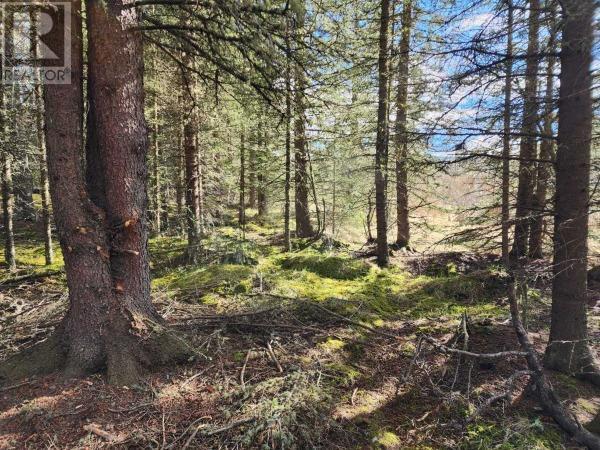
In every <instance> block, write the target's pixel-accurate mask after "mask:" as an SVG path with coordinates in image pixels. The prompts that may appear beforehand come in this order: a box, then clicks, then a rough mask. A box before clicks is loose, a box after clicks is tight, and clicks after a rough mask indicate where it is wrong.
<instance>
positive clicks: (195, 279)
mask: <svg viewBox="0 0 600 450" xmlns="http://www.w3.org/2000/svg"><path fill="white" fill-rule="evenodd" d="M18 229H19V230H20V232H19V236H18V237H17V241H18V243H19V246H18V248H17V250H18V254H19V266H20V267H21V268H22V269H21V271H20V272H19V273H18V274H17V277H16V278H15V275H11V276H9V275H8V274H7V273H6V272H4V271H3V272H2V273H1V274H0V276H1V277H2V278H1V279H0V359H2V358H4V357H6V356H7V355H9V354H11V353H13V352H15V351H18V350H19V349H21V348H23V347H25V346H27V345H30V344H31V343H32V342H36V341H39V340H41V339H44V338H45V337H46V336H47V335H48V334H49V333H50V332H51V330H52V328H53V327H54V326H55V325H56V324H57V322H58V321H59V320H60V317H61V315H62V314H63V313H64V311H65V308H66V300H67V298H66V287H65V279H64V274H63V273H62V272H61V271H60V266H61V263H60V258H59V261H58V262H57V263H56V264H55V266H53V267H51V268H45V267H44V266H43V248H42V246H41V245H40V242H39V241H38V240H37V239H36V237H35V236H36V233H35V232H34V231H33V230H31V229H29V228H27V227H25V226H22V225H21V226H19V227H18ZM280 239H281V235H280V234H277V232H276V230H275V229H273V228H270V227H263V226H259V225H256V224H249V225H248V226H247V227H246V232H245V239H242V238H241V233H240V230H238V229H236V228H234V227H220V228H217V229H215V230H214V233H212V234H211V237H210V238H207V239H205V240H204V241H203V244H202V248H201V250H200V252H201V254H202V262H201V263H200V264H199V265H197V266H188V265H184V264H181V261H182V253H183V250H184V248H185V241H184V240H183V239H181V238H179V237H162V238H155V239H152V240H151V254H152V272H153V292H154V300H155V303H156V305H157V307H158V309H159V310H160V312H161V313H162V315H163V316H164V317H165V318H166V319H167V321H168V322H169V323H170V324H171V325H172V326H173V328H176V329H178V330H179V331H180V332H181V333H183V335H184V336H186V339H187V340H188V341H189V343H190V345H191V346H193V348H194V349H195V350H196V352H197V356H196V358H195V359H193V360H191V361H190V362H189V363H188V364H185V365H181V366H177V367H166V368H159V369H158V370H157V371H155V372H153V373H150V374H148V376H147V377H146V378H145V380H144V382H143V383H142V384H140V385H138V386H134V387H129V388H127V387H119V386H109V385H107V384H106V382H105V380H104V378H103V377H102V376H101V375H95V376H90V377H88V378H86V379H82V380H64V379H62V378H61V377H60V376H59V375H58V374H56V375H50V376H45V377H40V378H37V379H28V380H24V381H23V382H22V383H19V384H17V385H11V386H0V448H34V449H39V448H60V449H63V448H69V449H71V448H73V449H75V448H77V449H95V448H161V449H183V448H188V449H194V448H202V449H204V448H206V449H216V448H228V449H234V448H298V449H304V448H325V449H358V448H386V449H393V448H414V449H417V448H418V449H425V448H435V449H438V448H464V449H489V448H502V449H546V448H547V449H554V448H577V447H576V445H574V444H573V443H572V442H571V441H570V440H569V439H568V437H567V436H565V435H564V434H563V433H562V432H561V431H560V429H559V428H558V427H557V426H556V425H555V424H554V422H553V421H552V420H551V419H550V418H548V417H546V416H545V415H544V414H543V413H542V412H541V410H540V408H539V407H538V405H537V403H536V401H535V399H534V397H533V396H532V394H531V393H530V392H528V390H527V377H526V376H521V377H519V376H515V377H512V379H511V376H512V375H513V374H515V372H517V371H519V370H523V369H525V368H526V367H525V363H524V361H523V360H522V359H521V358H520V357H512V358H504V359H501V360H495V361H492V362H482V361H480V360H473V359H468V358H467V359H465V358H458V357H457V356H455V355H454V356H452V355H446V354H442V353H440V352H439V351H438V350H435V349H434V348H432V347H431V346H430V345H428V344H427V343H426V342H424V341H422V340H420V336H429V337H431V338H433V339H435V340H437V341H438V342H441V343H445V344H447V345H448V346H457V347H458V348H461V349H462V348H466V345H468V349H469V350H471V351H473V352H496V351H504V350H511V349H518V343H517V341H516V338H515V336H514V333H513V330H512V327H511V325H510V321H509V311H508V306H507V304H506V296H505V291H506V290H505V283H506V277H505V276H504V274H503V273H502V270H501V269H500V265H499V263H498V260H497V257H495V256H494V255H489V254H484V255H481V254H475V253H469V252H455V253H438V254H428V255H425V254H419V253H401V252H397V254H396V255H395V256H394V257H393V258H392V262H393V264H392V266H391V267H390V268H389V269H383V270H382V269H379V268H377V267H376V266H375V265H374V264H373V261H372V259H371V258H370V257H369V256H368V252H359V251H356V250H357V249H351V248H348V247H346V246H344V245H339V243H337V242H335V241H332V240H327V239H325V240H320V241H318V242H315V243H312V244H309V243H301V242H299V243H297V244H298V247H299V248H297V249H296V250H294V251H293V252H291V253H289V254H286V253H283V252H282V251H281V245H280ZM300 247H303V248H300ZM363 250H364V249H363ZM365 253H367V255H366V254H365ZM536 264H537V265H536V266H535V267H534V269H535V270H534V271H535V273H538V274H539V278H538V280H537V281H536V282H535V283H534V284H533V285H532V286H531V287H530V288H531V290H530V295H529V297H528V299H529V300H528V305H527V318H528V327H529V329H530V331H531V336H532V338H533V340H534V342H535V344H536V346H537V348H538V349H539V351H540V352H542V351H543V349H544V345H545V341H546V339H547V331H548V330H547V324H548V323H549V320H548V317H549V298H548V288H549V281H548V279H547V277H546V276H545V272H544V263H543V262H541V261H540V262H537V263H536ZM31 274H36V275H37V276H36V277H30V278H27V277H28V276H30V275H31ZM44 274H47V276H42V275H44ZM599 295H600V293H599ZM589 314H590V326H591V332H592V342H593V343H594V344H595V346H596V347H595V351H596V352H598V350H600V348H599V347H600V309H599V305H595V306H590V309H589ZM464 318H466V319H467V320H466V321H465V320H464ZM465 325H466V327H465ZM465 328H466V331H467V334H468V340H467V342H466V343H465V339H464V337H465V333H464V330H465ZM419 343H421V345H419ZM551 377H552V379H553V381H554V384H555V387H556V388H557V390H558V392H559V393H560V395H561V398H562V399H564V400H565V401H567V402H568V403H567V404H568V405H569V407H570V408H571V409H572V410H573V411H575V413H576V415H577V416H578V417H579V419H580V420H581V422H582V423H587V422H589V421H590V420H591V418H592V417H593V415H594V414H595V412H596V411H597V410H598V409H599V407H600V390H599V389H596V388H593V387H592V386H591V385H589V384H586V383H582V382H579V381H576V380H574V379H572V378H569V377H566V376H561V375H556V374H552V375H551ZM509 379H510V380H509ZM513 381H514V386H512V388H514V395H513V396H512V397H511V399H510V401H507V400H500V401H497V402H494V403H492V404H491V405H489V406H488V407H486V406H485V405H486V402H488V400H489V399H490V398H492V397H493V396H495V395H498V394H501V393H503V392H505V391H506V390H507V389H509V388H510V387H511V383H512V382H513Z"/></svg>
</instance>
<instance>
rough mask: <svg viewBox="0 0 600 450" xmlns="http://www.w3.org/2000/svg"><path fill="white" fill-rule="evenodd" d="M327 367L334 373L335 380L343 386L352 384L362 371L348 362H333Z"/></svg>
mask: <svg viewBox="0 0 600 450" xmlns="http://www.w3.org/2000/svg"><path fill="white" fill-rule="evenodd" d="M326 368H327V370H328V371H329V372H331V374H332V375H333V377H334V378H333V380H334V382H335V383H336V384H340V385H342V386H352V385H353V384H354V382H355V381H356V380H358V378H359V377H360V372H359V371H358V370H357V369H355V368H354V367H352V366H349V365H347V364H341V363H331V364H327V365H326Z"/></svg>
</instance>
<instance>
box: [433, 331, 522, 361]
mask: <svg viewBox="0 0 600 450" xmlns="http://www.w3.org/2000/svg"><path fill="white" fill-rule="evenodd" d="M423 340H424V341H425V342H427V343H429V344H431V345H432V346H433V347H434V348H435V349H436V350H439V351H440V352H442V353H446V354H447V353H452V354H457V355H463V356H470V357H471V358H476V359H501V358H507V357H509V356H527V352H520V351H517V350H508V351H504V352H496V353H474V352H470V351H467V350H459V349H457V348H451V347H448V346H447V345H444V344H440V343H439V342H438V341H436V340H435V339H434V338H432V337H431V336H427V335H424V336H423Z"/></svg>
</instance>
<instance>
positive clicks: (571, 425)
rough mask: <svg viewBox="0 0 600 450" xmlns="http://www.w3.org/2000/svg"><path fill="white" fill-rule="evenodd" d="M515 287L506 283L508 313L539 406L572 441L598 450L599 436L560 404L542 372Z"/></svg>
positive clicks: (512, 283) (512, 282)
mask: <svg viewBox="0 0 600 450" xmlns="http://www.w3.org/2000/svg"><path fill="white" fill-rule="evenodd" d="M515 289H516V286H515V282H514V280H513V281H511V282H510V283H509V287H508V299H509V301H510V314H511V317H512V322H513V326H514V328H515V332H516V334H517V339H518V340H519V343H520V344H521V347H522V348H523V350H525V352H526V359H527V366H528V367H529V370H531V377H532V380H533V382H534V385H535V387H536V388H537V391H538V394H539V400H540V403H541V405H542V407H543V408H544V410H545V411H546V412H547V413H548V414H549V415H550V416H551V417H552V418H553V419H554V420H555V421H556V423H558V424H559V425H560V426H561V428H562V429H563V430H565V431H566V432H567V433H569V434H570V435H571V436H572V437H573V439H574V440H575V441H577V442H578V443H580V444H583V445H585V446H587V447H589V448H590V449H592V450H600V437H599V436H597V435H595V434H594V433H591V432H590V431H588V430H586V429H585V428H584V427H583V425H581V423H579V421H578V420H577V418H576V417H575V416H574V415H573V414H572V413H571V412H570V411H569V410H567V409H566V408H565V407H564V406H563V404H562V403H561V402H560V399H559V398H558V396H557V395H556V392H554V388H553V387H552V384H551V383H550V381H549V380H548V377H547V376H546V374H545V373H544V369H543V366H542V364H541V363H540V360H539V358H538V357H537V354H536V352H535V348H534V347H533V343H532V342H531V340H530V339H529V334H528V333H527V331H526V330H525V327H524V326H523V323H522V322H521V316H520V314H519V305H518V302H517V295H516V292H515Z"/></svg>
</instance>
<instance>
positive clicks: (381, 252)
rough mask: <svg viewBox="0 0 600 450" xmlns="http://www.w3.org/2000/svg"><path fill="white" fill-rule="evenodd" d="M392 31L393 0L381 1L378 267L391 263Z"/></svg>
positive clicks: (377, 192)
mask: <svg viewBox="0 0 600 450" xmlns="http://www.w3.org/2000/svg"><path fill="white" fill-rule="evenodd" d="M389 28H390V1H389V0H381V18H380V22H379V63H378V69H379V90H378V99H379V106H378V111H377V140H376V143H375V146H376V148H375V215H376V219H377V264H378V265H379V266H380V267H385V266H387V265H388V264H389V251H388V242H387V217H386V215H387V213H386V210H387V208H386V191H387V189H386V175H385V173H386V166H387V151H388V135H389V133H388V104H389V97H388V78H389V55H388V41H389Z"/></svg>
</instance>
